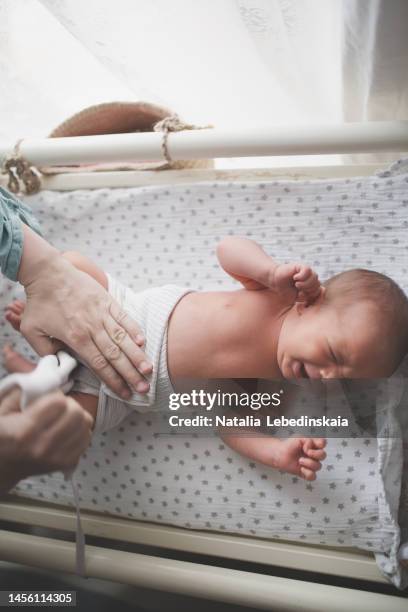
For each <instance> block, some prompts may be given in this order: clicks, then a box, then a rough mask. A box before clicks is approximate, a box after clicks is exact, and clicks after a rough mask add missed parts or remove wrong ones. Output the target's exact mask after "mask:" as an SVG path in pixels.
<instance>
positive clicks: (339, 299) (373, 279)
mask: <svg viewBox="0 0 408 612" xmlns="http://www.w3.org/2000/svg"><path fill="white" fill-rule="evenodd" d="M323 286H324V287H325V288H326V291H325V295H324V302H323V303H325V304H327V305H335V306H336V307H339V308H346V307H348V306H352V305H353V304H357V303H360V304H361V303H366V304H370V305H372V306H373V307H375V308H376V310H377V314H378V315H379V325H380V326H381V328H380V330H379V331H380V332H382V333H383V334H385V335H386V337H387V345H388V346H389V350H390V353H389V356H390V357H391V358H392V359H393V361H394V362H395V367H398V365H399V364H400V362H401V361H402V360H403V358H404V356H405V355H406V354H407V352H408V298H407V296H406V295H405V293H404V292H403V290H402V289H401V287H399V286H398V285H397V283H396V282H395V281H393V280H392V279H391V278H389V276H386V275H385V274H380V273H379V272H375V271H374V270H365V269H363V268H356V269H353V270H346V271H345V272H341V273H340V274H336V275H335V276H332V277H331V278H329V279H328V280H327V281H326V282H325V283H323Z"/></svg>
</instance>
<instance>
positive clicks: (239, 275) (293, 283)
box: [217, 236, 324, 304]
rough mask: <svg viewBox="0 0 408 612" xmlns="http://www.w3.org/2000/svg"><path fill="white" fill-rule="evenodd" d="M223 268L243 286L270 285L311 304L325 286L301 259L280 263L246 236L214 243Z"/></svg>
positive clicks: (294, 298) (291, 296)
mask: <svg viewBox="0 0 408 612" xmlns="http://www.w3.org/2000/svg"><path fill="white" fill-rule="evenodd" d="M217 257H218V261H219V262H220V265H221V266H222V268H223V269H224V270H225V271H226V272H227V274H229V275H230V276H232V277H233V278H235V279H236V280H238V281H239V282H240V283H241V284H242V285H243V286H244V287H245V289H249V290H252V291H254V290H259V289H271V290H273V291H277V292H279V293H283V292H286V293H288V298H293V302H304V303H306V304H312V303H313V302H314V301H315V300H316V299H317V298H318V297H319V296H320V295H321V294H323V291H324V288H323V287H322V286H321V284H320V281H319V279H318V276H317V274H316V273H315V272H314V271H313V270H312V269H311V268H310V267H309V266H305V265H304V264H300V263H288V264H279V263H277V262H276V261H275V260H274V259H273V258H272V257H269V255H267V254H266V253H265V251H264V250H263V249H262V247H261V246H260V245H259V244H257V243H256V242H254V241H253V240H250V239H249V238H240V237H238V236H229V237H228V238H224V239H223V240H222V241H221V242H220V243H219V245H218V247H217Z"/></svg>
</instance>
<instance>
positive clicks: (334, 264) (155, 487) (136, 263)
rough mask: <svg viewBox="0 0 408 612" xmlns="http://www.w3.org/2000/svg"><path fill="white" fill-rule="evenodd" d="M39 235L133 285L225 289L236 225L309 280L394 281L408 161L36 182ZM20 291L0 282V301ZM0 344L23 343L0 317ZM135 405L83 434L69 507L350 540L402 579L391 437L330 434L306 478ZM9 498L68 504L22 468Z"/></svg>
mask: <svg viewBox="0 0 408 612" xmlns="http://www.w3.org/2000/svg"><path fill="white" fill-rule="evenodd" d="M26 201H27V202H28V203H29V204H30V205H31V206H32V207H33V209H34V210H35V212H36V214H37V216H38V218H39V220H40V222H41V224H42V227H43V228H44V233H45V235H46V237H47V238H48V239H49V240H50V241H52V242H53V243H54V244H55V245H56V246H57V247H59V248H60V249H62V250H68V249H69V250H72V249H77V250H80V251H82V252H83V253H85V254H87V255H89V256H91V257H93V258H94V259H95V260H96V261H97V262H98V263H99V264H101V265H102V267H104V268H105V269H106V270H107V271H108V272H110V273H111V274H112V275H114V276H115V277H116V278H118V279H119V280H121V281H122V282H124V283H126V284H128V285H130V286H131V287H132V288H133V289H136V290H137V289H140V288H145V287H147V286H151V285H159V284H164V283H167V282H174V283H176V284H181V283H182V284H183V285H187V286H192V287H194V288H198V289H201V288H206V289H207V288H220V287H222V288H230V287H231V286H232V285H233V282H232V281H231V279H230V278H229V277H227V276H226V275H225V274H224V273H223V272H222V270H221V269H220V268H219V266H218V265H217V262H216V259H215V253H214V247H215V245H216V242H217V240H218V239H219V238H220V237H222V236H224V235H227V234H240V235H248V236H251V237H253V238H255V239H257V240H258V241H259V242H260V243H262V244H263V246H264V247H265V249H266V250H267V252H269V253H270V254H271V255H273V256H275V257H276V258H278V259H279V260H283V261H287V260H293V259H295V260H304V261H307V262H308V263H310V264H311V265H313V266H314V267H315V268H316V269H317V271H318V272H319V275H320V277H321V278H323V279H324V278H326V277H327V276H329V275H332V274H333V273H336V272H339V271H341V270H343V269H346V268H350V267H366V268H373V269H376V270H378V271H380V272H385V273H387V274H389V275H390V276H392V277H393V278H394V279H395V280H396V281H397V282H399V283H400V285H401V286H402V287H403V288H404V289H405V290H406V291H407V290H408V243H407V228H408V221H407V211H408V160H405V161H403V162H398V163H397V164H394V166H393V167H392V169H391V171H388V172H385V173H380V174H379V175H375V176H372V177H364V178H352V179H336V180H326V179H325V180H308V181H267V182H263V183H255V182H254V183H252V182H251V183H242V182H236V183H234V184H232V183H226V182H218V183H217V184H215V183H209V182H208V183H200V184H192V185H175V186H167V187H148V188H146V187H144V188H126V189H122V188H121V189H99V190H94V191H86V190H81V191H76V192H71V193H67V192H47V191H44V192H42V193H40V194H38V195H36V196H32V197H30V198H26ZM16 294H19V295H21V293H19V292H18V289H16V288H15V287H12V286H11V285H10V284H9V283H7V282H3V285H2V290H1V293H0V303H1V305H5V304H6V303H7V302H8V301H9V300H10V299H11V298H12V297H13V296H14V295H16ZM0 334H1V340H0V344H2V343H4V342H5V341H10V339H11V340H12V341H13V342H15V344H16V345H17V347H18V348H20V349H24V352H26V353H27V354H30V351H29V349H28V347H27V345H26V344H25V343H24V342H23V341H22V340H21V339H20V338H18V336H17V334H16V333H15V332H14V331H13V330H11V329H10V328H9V327H8V326H7V325H6V324H4V323H3V322H0ZM157 418H160V417H158V416H154V415H150V416H149V415H141V414H135V415H131V416H130V417H128V418H127V420H126V421H124V423H123V424H122V425H121V426H120V427H119V428H118V429H115V430H113V431H110V432H108V433H106V434H102V435H98V436H94V439H93V442H92V446H91V447H90V448H89V450H88V452H87V453H86V455H84V457H83V458H82V460H81V463H80V466H79V468H78V470H77V473H76V480H77V482H78V486H79V489H80V495H81V506H82V507H83V508H90V509H94V510H98V511H104V512H107V513H110V514H117V515H122V516H126V517H131V518H135V519H142V520H149V521H157V522H164V523H171V524H175V525H180V526H185V527H190V528H199V529H210V530H215V531H217V530H223V531H229V532H237V533H240V534H250V535H254V536H260V537H265V538H282V539H287V540H291V539H293V540H296V541H297V540H301V541H303V542H306V543H307V542H309V543H320V544H327V545H336V546H341V545H344V546H357V547H360V548H363V549H366V550H370V551H373V552H375V553H377V557H378V560H379V562H380V567H381V568H382V570H383V571H384V573H385V574H386V575H387V576H388V577H389V578H390V580H392V581H393V582H394V584H396V585H397V586H399V587H402V586H406V584H407V577H406V576H405V578H404V577H403V576H402V575H401V572H400V570H399V569H398V563H397V559H396V555H397V551H398V547H399V544H400V529H399V526H398V522H397V518H398V504H399V493H400V484H401V473H402V450H401V444H400V443H399V442H398V440H397V441H395V440H394V439H388V440H383V441H382V442H381V443H380V444H377V442H376V440H375V439H369V438H367V439H347V440H346V439H331V440H329V443H328V458H327V460H326V461H325V463H324V467H323V469H322V471H321V472H320V473H319V477H318V480H317V481H316V482H313V483H306V482H305V481H302V480H301V479H299V478H295V477H293V476H290V475H287V474H281V473H279V472H276V471H274V470H271V469H268V468H266V467H262V466H259V465H256V464H254V463H251V462H249V461H248V460H245V459H244V458H242V457H240V456H238V455H236V454H234V453H233V452H232V451H230V450H229V449H228V448H226V447H225V446H224V445H223V444H222V443H221V441H220V440H218V439H216V438H202V437H201V438H194V437H193V436H191V437H188V438H187V437H186V436H184V435H183V436H177V435H173V436H172V437H171V438H170V437H157V436H155V430H157V421H156V419H157ZM17 491H18V492H19V493H21V494H23V495H29V496H32V497H40V498H42V499H44V500H49V501H52V502H55V503H62V504H66V503H72V497H71V491H70V488H69V487H67V485H66V483H65V482H64V480H63V477H62V475H60V474H53V475H51V476H47V477H41V478H29V479H27V480H25V481H23V482H22V483H20V485H19V486H18V488H17Z"/></svg>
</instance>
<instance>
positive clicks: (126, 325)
mask: <svg viewBox="0 0 408 612" xmlns="http://www.w3.org/2000/svg"><path fill="white" fill-rule="evenodd" d="M109 312H110V314H111V315H112V318H113V319H114V320H115V321H116V323H118V324H119V325H120V327H123V329H124V330H125V331H126V332H127V333H128V334H129V336H130V337H131V338H132V340H133V341H134V342H136V344H138V345H139V346H143V344H144V342H145V337H144V334H143V332H142V329H141V327H140V326H139V325H138V324H137V323H136V321H134V320H133V319H132V317H130V316H129V315H128V314H127V312H125V311H124V310H123V308H121V307H120V306H119V304H118V303H117V302H116V301H115V300H113V301H112V302H111V304H110V306H109Z"/></svg>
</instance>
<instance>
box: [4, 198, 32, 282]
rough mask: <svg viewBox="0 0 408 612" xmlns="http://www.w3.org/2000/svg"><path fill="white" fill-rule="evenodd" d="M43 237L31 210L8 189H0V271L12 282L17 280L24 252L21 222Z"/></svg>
mask: <svg viewBox="0 0 408 612" xmlns="http://www.w3.org/2000/svg"><path fill="white" fill-rule="evenodd" d="M22 221H23V223H25V224H26V225H28V226H29V227H30V228H31V229H32V230H34V231H35V232H37V234H40V235H41V230H40V226H39V224H38V221H37V220H36V218H35V217H34V215H33V213H32V211H31V209H30V208H29V207H28V206H26V205H25V204H23V202H20V200H18V199H17V198H16V197H15V196H14V195H12V194H11V193H10V192H9V191H7V189H4V188H3V187H0V269H1V271H2V273H3V274H4V275H5V276H7V277H8V278H9V279H10V280H13V281H15V280H17V274H18V269H19V267H20V261H21V254H22V252H23V229H22V227H21V222H22Z"/></svg>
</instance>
